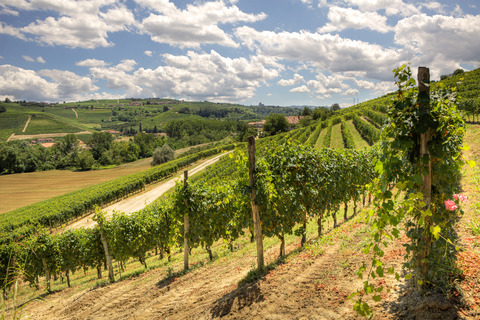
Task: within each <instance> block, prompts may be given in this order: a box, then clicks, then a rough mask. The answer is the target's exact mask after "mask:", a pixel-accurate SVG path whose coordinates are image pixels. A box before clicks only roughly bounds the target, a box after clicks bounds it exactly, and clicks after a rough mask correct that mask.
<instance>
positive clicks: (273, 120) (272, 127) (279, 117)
mask: <svg viewBox="0 0 480 320" xmlns="http://www.w3.org/2000/svg"><path fill="white" fill-rule="evenodd" d="M288 126H289V124H288V121H287V118H286V117H285V116H284V115H283V114H278V113H271V114H270V115H269V116H268V117H266V118H265V124H264V125H263V131H266V132H268V133H270V134H271V135H272V136H273V135H276V134H277V133H280V132H287V131H288Z"/></svg>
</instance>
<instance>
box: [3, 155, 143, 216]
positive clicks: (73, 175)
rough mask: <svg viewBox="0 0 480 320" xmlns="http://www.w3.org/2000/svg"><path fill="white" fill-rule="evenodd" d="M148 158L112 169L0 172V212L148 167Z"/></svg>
mask: <svg viewBox="0 0 480 320" xmlns="http://www.w3.org/2000/svg"><path fill="white" fill-rule="evenodd" d="M151 161H152V159H151V158H145V159H141V160H138V161H135V162H131V163H127V164H123V165H120V166H118V167H115V168H112V169H103V170H93V171H84V172H73V171H66V170H53V171H43V172H30V173H20V174H10V175H1V176H0V213H4V212H8V211H11V210H14V209H17V208H21V207H23V206H26V205H29V204H32V203H35V202H39V201H42V200H46V199H49V198H52V197H55V196H58V195H61V194H64V193H68V192H72V191H75V190H78V189H82V188H86V187H89V186H93V185H96V184H99V183H102V182H105V181H108V180H112V179H115V178H118V177H121V176H124V175H128V174H132V173H136V172H140V171H143V170H146V169H149V168H150V162H151Z"/></svg>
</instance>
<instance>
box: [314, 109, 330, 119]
mask: <svg viewBox="0 0 480 320" xmlns="http://www.w3.org/2000/svg"><path fill="white" fill-rule="evenodd" d="M331 115H332V110H330V109H329V108H327V107H318V108H315V110H313V114H312V118H313V120H320V121H323V120H326V119H328V117H330V116H331Z"/></svg>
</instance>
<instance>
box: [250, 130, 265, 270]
mask: <svg viewBox="0 0 480 320" xmlns="http://www.w3.org/2000/svg"><path fill="white" fill-rule="evenodd" d="M255 152H256V150H255V138H254V137H253V136H250V137H248V163H249V170H248V177H249V182H250V190H251V194H250V203H251V206H252V216H253V227H254V230H255V241H256V242H257V268H258V269H260V270H261V269H263V267H264V265H265V264H264V261H263V237H262V226H261V225H260V214H259V211H258V206H257V205H256V204H255V197H256V194H255V174H254V173H255Z"/></svg>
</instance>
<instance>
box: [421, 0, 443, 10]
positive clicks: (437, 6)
mask: <svg viewBox="0 0 480 320" xmlns="http://www.w3.org/2000/svg"><path fill="white" fill-rule="evenodd" d="M421 6H422V7H424V8H427V9H429V10H432V11H435V12H438V13H445V5H444V4H441V3H440V2H437V1H431V2H426V3H422V4H421Z"/></svg>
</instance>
